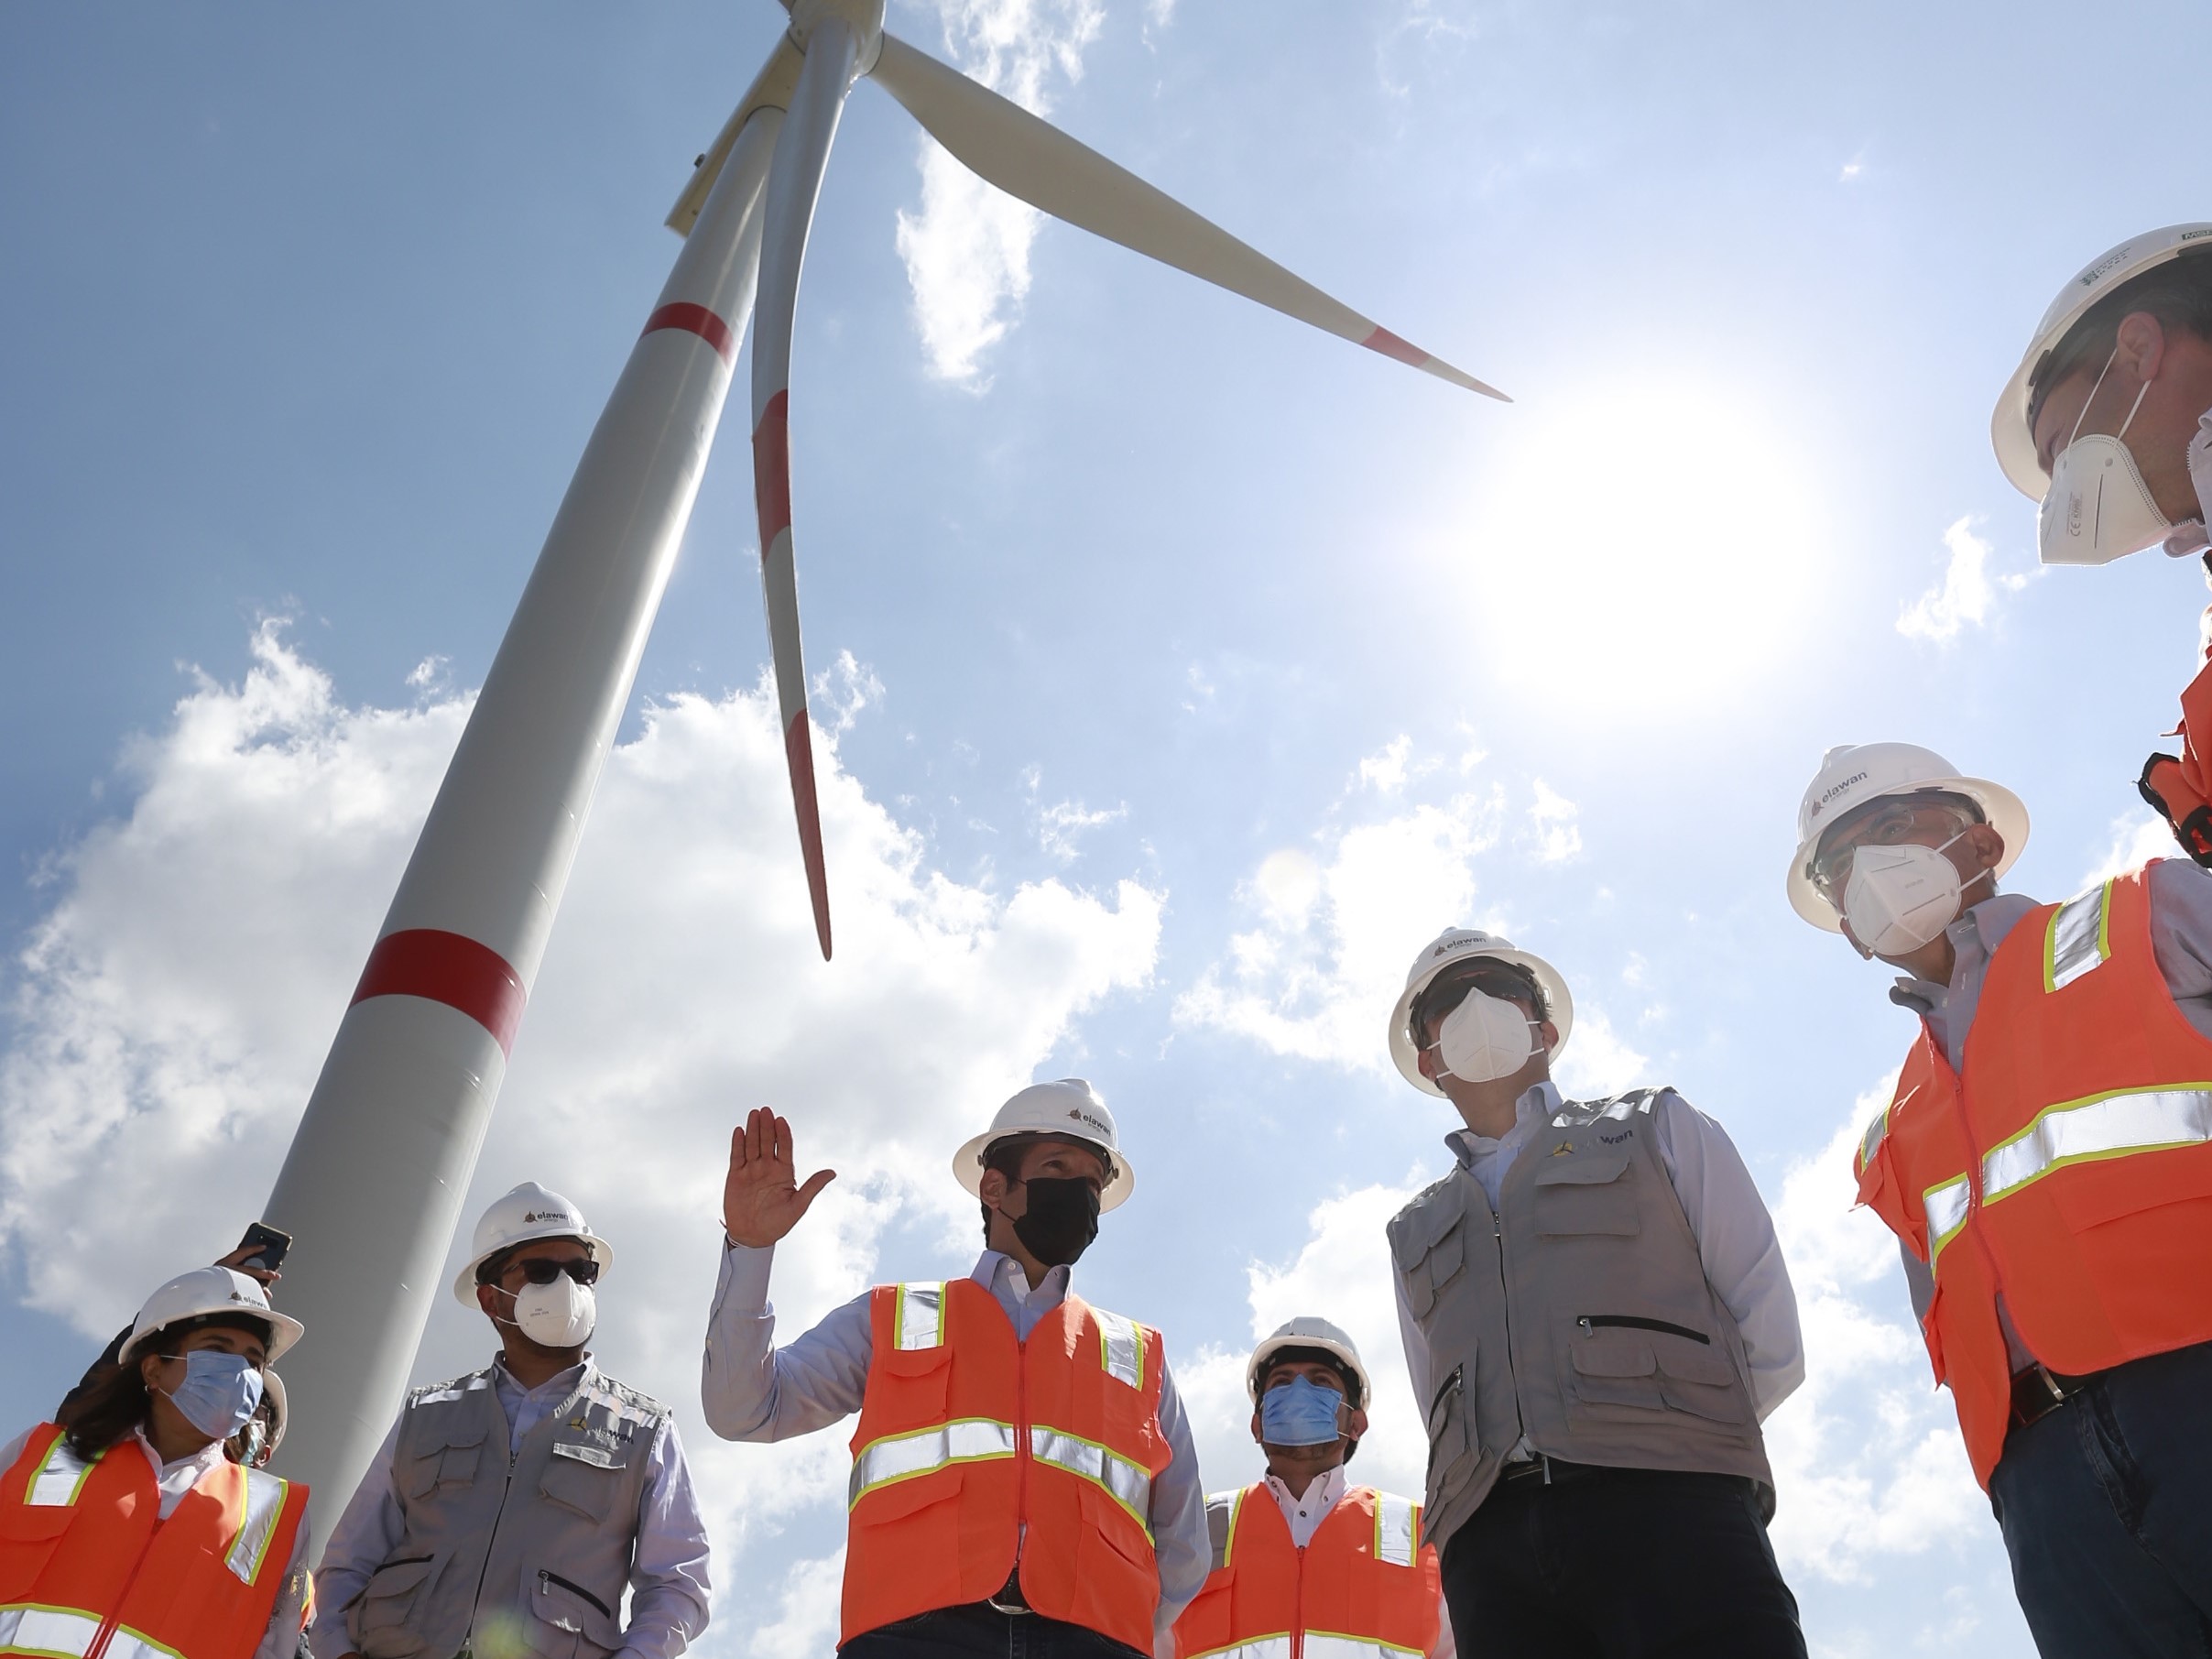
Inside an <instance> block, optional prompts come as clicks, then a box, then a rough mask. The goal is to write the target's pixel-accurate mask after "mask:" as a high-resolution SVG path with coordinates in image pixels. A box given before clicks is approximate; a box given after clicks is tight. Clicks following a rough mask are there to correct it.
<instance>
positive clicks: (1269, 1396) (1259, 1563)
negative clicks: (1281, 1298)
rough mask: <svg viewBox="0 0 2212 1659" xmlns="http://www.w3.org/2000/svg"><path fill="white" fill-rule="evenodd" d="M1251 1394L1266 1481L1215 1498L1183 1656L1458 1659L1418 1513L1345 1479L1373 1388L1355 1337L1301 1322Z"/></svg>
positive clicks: (1269, 1349)
mask: <svg viewBox="0 0 2212 1659" xmlns="http://www.w3.org/2000/svg"><path fill="white" fill-rule="evenodd" d="M1245 1388H1246V1391H1247V1392H1248V1393H1249V1394H1250V1395H1251V1396H1252V1438H1253V1439H1254V1440H1256V1441H1258V1442H1259V1449H1260V1450H1261V1451H1262V1452H1264V1453H1266V1454H1267V1463H1268V1467H1267V1473H1266V1475H1265V1476H1263V1477H1262V1478H1261V1479H1259V1480H1258V1481H1256V1482H1254V1483H1253V1484H1252V1485H1250V1486H1248V1487H1246V1488H1245V1489H1244V1490H1242V1491H1234V1492H1216V1493H1215V1494H1214V1495H1213V1496H1211V1497H1209V1498H1208V1499H1207V1500H1206V1532H1207V1533H1208V1535H1209V1541H1210V1542H1211V1543H1212V1544H1213V1548H1214V1570H1213V1572H1212V1573H1211V1574H1210V1575H1209V1576H1208V1577H1207V1578H1206V1581H1205V1588H1204V1589H1202V1590H1200V1591H1199V1592H1198V1599H1196V1600H1194V1601H1193V1602H1192V1603H1191V1605H1190V1606H1189V1607H1187V1608H1185V1609H1184V1610H1183V1613H1182V1618H1181V1619H1179V1620H1177V1621H1176V1622H1175V1659H1260V1656H1261V1655H1269V1656H1271V1659H1323V1656H1324V1655H1326V1659H1352V1656H1354V1655H1364V1656H1365V1659H1399V1656H1400V1655H1403V1654H1422V1655H1424V1656H1425V1659H1454V1655H1455V1654H1456V1653H1457V1651H1458V1650H1457V1648H1456V1647H1455V1644H1454V1643H1453V1640H1452V1624H1451V1620H1450V1618H1449V1616H1448V1615H1447V1614H1446V1612H1445V1610H1444V1580H1443V1576H1442V1573H1441V1571H1440V1570H1439V1568H1438V1566H1437V1563H1436V1546H1435V1545H1434V1544H1422V1543H1421V1542H1420V1538H1421V1505H1420V1504H1418V1503H1416V1502H1414V1501H1412V1500H1411V1499H1410V1498H1400V1497H1396V1496H1394V1495H1392V1494H1391V1493H1389V1492H1383V1491H1378V1490H1376V1489H1375V1488H1373V1487H1371V1486H1351V1485H1348V1484H1346V1480H1345V1473H1344V1466H1345V1465H1346V1463H1348V1462H1349V1461H1350V1460H1351V1457H1352V1454H1353V1453H1354V1452H1355V1451H1357V1450H1358V1449H1359V1437H1360V1436H1361V1435H1364V1434H1366V1433H1367V1431H1368V1413H1367V1410H1366V1407H1367V1403H1368V1396H1369V1394H1370V1393H1371V1392H1372V1389H1371V1387H1370V1385H1369V1383H1368V1370H1367V1367H1366V1366H1365V1365H1363V1364H1361V1363H1360V1359H1359V1350H1358V1349H1357V1348H1355V1347H1354V1346H1353V1344H1352V1339H1351V1337H1348V1336H1346V1334H1345V1333H1344V1332H1343V1331H1342V1330H1339V1329H1338V1328H1337V1327H1336V1326H1334V1325H1331V1324H1330V1323H1329V1322H1328V1321H1327V1320H1326V1319H1318V1318H1313V1317H1311V1316H1303V1317H1300V1318H1297V1319H1293V1320H1291V1322H1290V1323H1289V1324H1288V1325H1285V1326H1282V1327H1281V1328H1280V1329H1279V1330H1277V1331H1276V1332H1275V1334H1274V1335H1273V1336H1271V1337H1269V1338H1268V1339H1267V1340H1266V1341H1264V1342H1262V1343H1261V1344H1260V1345H1259V1347H1258V1348H1254V1349H1253V1350H1252V1358H1251V1361H1250V1363H1249V1364H1248V1366H1247V1367H1246V1368H1245Z"/></svg>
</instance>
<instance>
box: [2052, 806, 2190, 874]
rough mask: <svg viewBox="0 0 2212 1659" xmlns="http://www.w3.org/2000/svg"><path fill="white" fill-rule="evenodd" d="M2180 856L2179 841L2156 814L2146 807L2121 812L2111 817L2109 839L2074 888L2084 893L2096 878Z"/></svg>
mask: <svg viewBox="0 0 2212 1659" xmlns="http://www.w3.org/2000/svg"><path fill="white" fill-rule="evenodd" d="M2180 855H2181V844H2180V843H2179V842H2177V841H2175V840H2174V830H2173V827H2172V825H2170V824H2167V822H2166V821H2165V820H2164V819H2163V818H2161V817H2160V816H2159V815H2158V814H2157V813H2154V812H2152V811H2151V810H2150V809H2149V808H2147V807H2146V808H2144V809H2143V810H2142V811H2141V812H2134V813H2123V814H2122V815H2121V816H2119V817H2118V818H2115V819H2113V820H2112V839H2111V840H2110V842H2109V843H2108V844H2107V846H2106V847H2105V851H2104V856H2103V857H2101V858H2099V859H2098V863H2097V865H2096V866H2095V868H2091V869H2090V870H2088V871H2087V873H2085V874H2084V875H2083V877H2082V879H2081V885H2080V886H2079V887H2078V888H2076V891H2077V892H2086V891H2087V890H2088V889H2090V888H2093V887H2095V886H2096V885H2097V884H2098V882H2100V881H2109V880H2110V879H2112V878H2113V877H2115V876H2124V875H2126V874H2128V873H2129V872H2130V870H2139V869H2141V868H2142V867H2143V866H2144V865H2145V864H2146V863H2148V862H2149V861H2150V860H2152V858H2174V857H2180Z"/></svg>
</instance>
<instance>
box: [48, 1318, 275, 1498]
mask: <svg viewBox="0 0 2212 1659" xmlns="http://www.w3.org/2000/svg"><path fill="white" fill-rule="evenodd" d="M209 1325H221V1326H234V1327H235V1328H237V1329H239V1330H248V1331H255V1332H258V1333H259V1334H261V1335H262V1336H264V1337H266V1336H267V1334H268V1329H269V1327H268V1322H267V1320H263V1319H256V1318H252V1317H250V1316H247V1315H235V1314H203V1315H200V1316H199V1317H198V1318H194V1319H180V1320H179V1321H178V1322H177V1323H176V1324H174V1325H165V1326H162V1327H161V1328H160V1329H159V1330H158V1331H152V1332H149V1333H147V1337H146V1338H145V1339H144V1340H143V1341H141V1342H140V1343H139V1344H138V1345H137V1347H138V1351H137V1353H136V1355H135V1356H134V1357H132V1358H131V1359H124V1360H118V1361H117V1362H116V1363H115V1364H114V1366H113V1367H111V1368H110V1369H109V1370H108V1372H107V1374H106V1375H105V1376H104V1377H101V1378H100V1379H99V1380H98V1381H94V1382H93V1383H92V1384H91V1385H90V1386H89V1387H86V1388H82V1389H80V1390H79V1391H78V1392H77V1393H76V1394H75V1395H73V1396H72V1397H71V1401H70V1403H69V1404H68V1405H67V1406H66V1407H65V1408H64V1409H63V1411H62V1413H61V1426H62V1427H63V1428H65V1429H67V1430H68V1431H69V1448H70V1450H71V1451H72V1452H74V1453H76V1454H77V1456H78V1457H82V1458H83V1459H85V1461H87V1462H88V1463H89V1462H90V1461H91V1460H92V1459H93V1458H94V1457H98V1456H99V1455H100V1454H101V1453H102V1452H104V1451H105V1450H107V1448H108V1447H109V1446H114V1444H115V1442H117V1441H118V1440H121V1439H124V1438H125V1437H126V1436H127V1435H129V1434H130V1432H131V1431H132V1430H133V1429H135V1428H136V1427H137V1426H138V1425H139V1424H142V1423H144V1422H145V1421H146V1419H147V1413H150V1412H151V1411H152V1410H153V1409H154V1401H153V1396H152V1395H151V1394H150V1393H148V1392H147V1386H146V1379H145V1378H144V1377H143V1376H141V1375H140V1374H139V1370H138V1361H139V1360H140V1359H144V1358H145V1357H146V1356H147V1355H148V1354H158V1353H161V1352H163V1351H164V1350H165V1349H166V1348H168V1347H169V1345H170V1344H171V1343H174V1342H175V1341H177V1340H178V1339H179V1338H180V1337H183V1336H184V1335H186V1334H187V1333H188V1332H191V1331H196V1330H198V1329H200V1328H201V1327H202V1326H209Z"/></svg>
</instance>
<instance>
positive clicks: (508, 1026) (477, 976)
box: [354, 927, 529, 1056]
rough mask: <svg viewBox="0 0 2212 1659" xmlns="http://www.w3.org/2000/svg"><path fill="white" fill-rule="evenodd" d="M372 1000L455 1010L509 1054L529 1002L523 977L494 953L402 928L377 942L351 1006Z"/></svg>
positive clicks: (438, 933) (467, 941) (461, 936)
mask: <svg viewBox="0 0 2212 1659" xmlns="http://www.w3.org/2000/svg"><path fill="white" fill-rule="evenodd" d="M371 997H421V998H424V999H427V1000H429V1001H431V1002H442V1003H444V1004H445V1005H446V1007H448V1008H451V1009H458V1010H461V1012H463V1013H464V1014H466V1015H467V1016H468V1017H469V1018H470V1019H472V1020H474V1021H475V1022H476V1023H477V1024H478V1025H481V1026H482V1027H484V1029H485V1031H489V1032H491V1034H492V1041H493V1042H496V1043H498V1045H499V1052H500V1053H503V1054H507V1055H509V1056H511V1055H512V1054H513V1053H514V1052H515V1032H516V1031H517V1029H518V1028H519V1027H520V1025H521V1024H522V1009H523V1005H524V1004H525V1003H526V1002H528V1000H529V993H528V991H526V990H524V989H523V988H522V976H521V975H520V974H518V973H517V972H516V971H515V970H514V969H513V968H511V967H509V966H507V958H506V957H504V956H502V955H500V954H499V953H498V952H497V951H496V950H493V949H492V948H491V947H490V946H489V945H485V944H477V943H476V941H475V940H474V939H471V938H470V937H468V936H467V935H466V934H465V933H446V932H445V931H443V930H442V929H441V928H434V927H410V928H405V929H402V930H401V931H400V932H398V933H387V934H385V936H384V937H383V938H381V939H379V940H377V941H376V948H375V949H374V950H372V951H370V952H369V959H368V966H366V967H365V968H363V969H362V970H361V983H360V984H359V985H357V986H355V987H354V1001H355V1002H366V1001H367V1000H368V999H370V998H371Z"/></svg>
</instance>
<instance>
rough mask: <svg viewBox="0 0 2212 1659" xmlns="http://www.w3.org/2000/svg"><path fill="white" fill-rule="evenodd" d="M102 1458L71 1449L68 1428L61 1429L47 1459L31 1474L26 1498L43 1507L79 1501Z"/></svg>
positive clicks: (24, 1498)
mask: <svg viewBox="0 0 2212 1659" xmlns="http://www.w3.org/2000/svg"><path fill="white" fill-rule="evenodd" d="M103 1456H104V1454H103ZM99 1461H100V1459H99V1457H93V1458H90V1459H87V1458H83V1457H78V1456H77V1454H76V1453H75V1452H72V1451H71V1450H70V1448H69V1431H68V1430H67V1429H63V1430H61V1431H60V1432H59V1433H57V1434H56V1435H54V1444H53V1448H52V1449H51V1450H50V1451H49V1452H48V1453H47V1454H46V1461H45V1462H44V1463H42V1464H40V1465H39V1466H38V1473H37V1474H35V1475H33V1476H32V1477H31V1483H30V1489H29V1490H27V1491H26V1492H25V1493H24V1494H23V1501H24V1502H26V1503H30V1504H37V1505H39V1506H41V1507H44V1506H48V1505H57V1506H58V1505H62V1504H70V1503H74V1502H76V1501H77V1497H78V1494H79V1493H81V1492H82V1491H83V1490H84V1483H85V1481H86V1479H88V1478H90V1476H91V1475H92V1472H93V1464H95V1463H98V1462H99Z"/></svg>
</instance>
